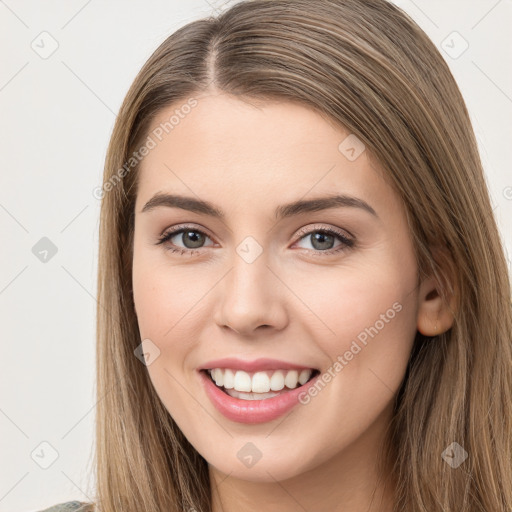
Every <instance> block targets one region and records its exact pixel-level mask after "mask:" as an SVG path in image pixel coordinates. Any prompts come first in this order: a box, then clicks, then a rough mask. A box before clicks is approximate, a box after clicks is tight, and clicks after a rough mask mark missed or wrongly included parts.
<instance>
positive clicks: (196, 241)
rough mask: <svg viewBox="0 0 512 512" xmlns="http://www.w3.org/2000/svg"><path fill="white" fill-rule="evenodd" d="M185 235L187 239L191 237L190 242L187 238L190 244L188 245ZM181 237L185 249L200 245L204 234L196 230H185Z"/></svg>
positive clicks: (195, 247)
mask: <svg viewBox="0 0 512 512" xmlns="http://www.w3.org/2000/svg"><path fill="white" fill-rule="evenodd" d="M187 237H188V238H189V239H192V241H191V242H190V240H189V243H190V244H191V245H189V243H186V240H187ZM182 238H183V243H184V244H185V247H187V249H197V248H198V247H201V244H203V243H204V236H203V235H202V234H200V233H198V232H197V231H185V232H184V233H183V237H182Z"/></svg>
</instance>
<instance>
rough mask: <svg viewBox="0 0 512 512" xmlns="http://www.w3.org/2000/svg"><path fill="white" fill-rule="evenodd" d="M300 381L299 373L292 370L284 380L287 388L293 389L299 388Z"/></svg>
mask: <svg viewBox="0 0 512 512" xmlns="http://www.w3.org/2000/svg"><path fill="white" fill-rule="evenodd" d="M298 380H299V372H298V371H297V370H290V371H289V372H288V373H287V374H286V377H285V378H284V383H285V385H286V387H287V388H290V389H293V388H296V387H297V381H298Z"/></svg>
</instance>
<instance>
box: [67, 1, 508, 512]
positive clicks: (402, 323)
mask: <svg viewBox="0 0 512 512" xmlns="http://www.w3.org/2000/svg"><path fill="white" fill-rule="evenodd" d="M102 195H103V200H102V209H101V225H100V259H99V280H98V304H99V305H98V310H97V313H98V330H97V333H98V345H97V370H98V390H97V392H98V411H97V418H98V421H97V447H96V448H97V450H96V468H97V496H96V498H95V504H94V505H95V506H93V504H90V507H89V508H88V507H87V506H86V505H87V504H81V503H77V502H75V503H74V505H72V507H71V508H72V509H77V510H78V509H83V510H85V509H89V510H101V511H102V512H114V511H120V510H122V511H123V512H135V511H140V510H148V511H149V510H151V511H164V510H165V511H197V512H206V511H208V512H210V511H213V512H221V511H225V512H231V511H235V510H236V511H252V510H271V511H274V510H279V511H288V510H290V511H291V510H315V512H318V511H335V510H354V511H359V510H365V511H384V512H391V511H393V512H397V511H407V512H415V511H418V512H419V511H429V512H433V511H449V510H457V511H464V512H469V511H477V510H478V511H480V510H485V511H503V512H504V511H509V510H511V509H512V471H511V463H510V461H511V444H510V440H511V420H512V415H511V413H512V395H511V385H512V367H511V362H512V358H511V338H512V336H511V333H512V315H511V305H510V284H509V276H508V273H507V266H506V262H505V257H504V253H503V247H502V245H501V242H500V237H499V234H498V230H497V227H496V223H495V220H494V218H493V215H492V208H491V205H490V201H489V194H488V190H487V187H486V183H485V179H484V173H483V170H482V164H481V161H480V158H479V155H478V150H477V145H476V142H475V137H474V133H473V130H472V127H471V123H470V119H469V116H468V112H467V110H466V107H465V104H464V101H463V98H462V96H461V94H460V92H459V89H458V88H457V85H456V83H455V81H454V79H453V76H452V75H451V73H450V71H449V69H448V67H447V65H446V63H445V62H444V60H443V58H442V57H441V55H440V54H439V52H438V50H437V49H436V48H435V46H434V45H433V44H432V42H431V41H430V40H429V39H428V37H427V36H426V35H425V33H424V32H423V31H422V30H421V29H420V28H419V27H418V26H417V25H416V24H415V23H414V22H413V21H412V20H411V19H410V18H409V17H408V16H407V15H406V14H405V13H404V12H402V11H401V10H400V9H398V8H397V7H395V6H394V5H392V4H390V3H388V2H386V1H385V0H369V1H366V2H360V1H358V0H316V1H311V0H274V1H265V0H253V1H249V2H242V3H239V4H236V5H235V6H233V7H232V8H231V9H229V10H228V11H226V12H225V13H223V14H222V15H221V16H219V17H218V18H209V19H205V20H200V21H195V22H193V23H189V24H188V25H186V26H184V27H182V28H180V29H179V30H178V31H177V32H176V33H174V34H172V35H171V36H170V37H169V38H168V39H167V40H166V41H164V42H163V43H162V45H161V46H160V47H159V48H158V49H157V50H156V51H155V53H154V54H153V55H152V56H151V58H150V59H149V60H148V62H147V63H146V64H145V65H144V67H143V68H142V70H141V71H140V73H139V75H138V76H137V77H136V79H135V81H134V83H133V85H132V87H131V88H130V90H129V92H128V94H127V96H126V98H125V101H124V103H123V105H122V108H121V111H120V114H119V117H118V119H117V122H116V125H115V128H114V132H113V135H112V139H111V142H110V147H109V150H108V155H107V159H106V166H105V175H104V184H103V188H102ZM68 505H69V504H68ZM98 507H100V508H98Z"/></svg>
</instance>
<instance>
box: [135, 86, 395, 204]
mask: <svg viewBox="0 0 512 512" xmlns="http://www.w3.org/2000/svg"><path fill="white" fill-rule="evenodd" d="M194 99H195V106H193V107H190V108H184V106H185V105H187V104H191V102H190V101H188V102H187V99H185V100H183V101H182V102H178V103H175V104H173V105H171V106H169V107H167V108H165V109H163V110H162V111H160V112H159V114H158V115H157V116H156V117H155V119H154V120H153V122H152V124H151V127H150V130H149V137H151V138H152V140H153V144H152V146H153V145H154V147H153V148H152V149H151V150H150V151H149V153H148V154H147V155H146V156H145V157H144V158H143V159H142V161H141V165H140V168H139V172H140V176H139V186H138V194H137V211H140V208H141V206H142V205H143V204H145V203H146V202H147V201H148V200H149V199H150V197H151V196H152V195H154V194H155V193H157V192H177V193H182V194H186V195H187V196H190V195H196V196H198V197H200V198H202V199H206V200H209V201H211V202H215V203H225V204H227V205H230V206H231V207H232V208H233V209H244V208H247V207H249V206H250V207H252V208H256V209H258V208H261V207H262V206H263V205H264V204H268V205H279V204H282V203H286V202H291V201H294V200H296V199H297V198H298V197H302V196H304V195H308V196H311V197H313V196H315V195H316V196H318V195H325V194H333V193H345V194H351V195H356V196H358V197H360V198H361V199H363V200H365V201H367V202H370V203H371V202H375V203H383V202H385V201H393V200H394V199H395V198H394V197H393V192H392V190H391V189H390V188H389V186H388V185H387V184H386V182H385V181H384V180H383V173H382V170H381V169H380V168H379V166H378V165H377V164H376V162H375V161H374V159H370V155H369V154H368V152H367V151H366V150H365V148H364V145H363V144H362V143H361V141H359V139H357V138H356V137H355V136H354V135H351V134H350V133H349V132H348V131H346V130H345V129H344V128H342V127H341V126H337V125H336V124H335V123H334V122H332V121H330V120H329V119H327V118H326V117H324V116H322V115H320V114H319V113H317V112H316V111H314V110H312V109H309V108H307V107H305V106H302V105H299V104H297V103H292V102H286V101H282V102H276V101H273V102H261V101H258V102H255V101H253V100H247V99H244V100H242V99H239V98H235V97H233V96H230V95H226V94H210V95H204V96H197V97H195V98H194ZM226 209H227V210H228V209H229V207H228V206H227V207H226Z"/></svg>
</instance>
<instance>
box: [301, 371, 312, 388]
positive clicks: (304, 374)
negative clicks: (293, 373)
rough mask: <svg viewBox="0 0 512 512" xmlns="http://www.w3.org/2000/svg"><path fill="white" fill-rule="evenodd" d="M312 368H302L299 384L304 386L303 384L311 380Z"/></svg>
mask: <svg viewBox="0 0 512 512" xmlns="http://www.w3.org/2000/svg"><path fill="white" fill-rule="evenodd" d="M311 373H312V372H311V370H302V371H301V372H300V374H299V384H300V385H301V386H302V385H303V384H306V382H307V381H308V380H309V377H311Z"/></svg>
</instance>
